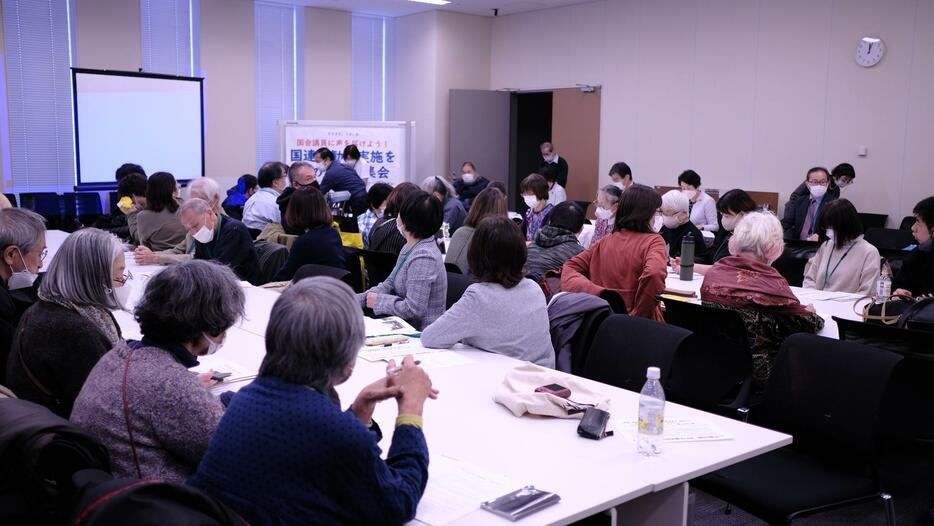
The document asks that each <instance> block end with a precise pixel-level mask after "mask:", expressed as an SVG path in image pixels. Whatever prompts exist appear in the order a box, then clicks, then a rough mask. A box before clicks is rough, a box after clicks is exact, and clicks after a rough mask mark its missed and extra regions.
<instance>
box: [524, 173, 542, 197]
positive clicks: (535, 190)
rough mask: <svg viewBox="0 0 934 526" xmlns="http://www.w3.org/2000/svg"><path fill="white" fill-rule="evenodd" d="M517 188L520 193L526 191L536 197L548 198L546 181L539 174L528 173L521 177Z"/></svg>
mask: <svg viewBox="0 0 934 526" xmlns="http://www.w3.org/2000/svg"><path fill="white" fill-rule="evenodd" d="M519 190H520V191H521V192H522V193H526V192H528V193H530V194H533V195H535V197H536V198H538V199H541V200H545V199H548V182H547V181H545V178H544V177H542V176H541V175H539V174H530V175H529V176H528V177H526V178H525V179H523V180H522V182H521V183H520V184H519Z"/></svg>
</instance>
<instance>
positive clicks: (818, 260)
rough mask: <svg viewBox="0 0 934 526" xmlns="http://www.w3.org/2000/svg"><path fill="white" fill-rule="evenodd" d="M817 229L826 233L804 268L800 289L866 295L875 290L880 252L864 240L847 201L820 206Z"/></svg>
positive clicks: (860, 228)
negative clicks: (801, 287)
mask: <svg viewBox="0 0 934 526" xmlns="http://www.w3.org/2000/svg"><path fill="white" fill-rule="evenodd" d="M817 223H818V228H819V229H820V230H821V231H825V232H826V237H827V240H826V241H824V242H823V243H822V244H821V246H820V248H818V249H817V253H816V254H814V256H813V257H812V258H811V259H809V260H808V262H807V264H806V265H805V267H804V282H803V285H802V286H803V287H804V288H807V289H818V290H827V291H832V292H851V293H854V294H862V295H864V296H865V295H868V294H873V293H874V292H875V290H876V281H877V280H878V279H879V274H880V271H881V269H880V266H881V265H880V261H881V258H880V256H879V249H877V248H876V247H874V246H872V245H870V244H869V242H868V241H866V240H865V239H863V224H862V222H861V221H860V220H859V214H857V213H856V207H855V206H853V204H852V203H850V201H849V200H847V199H837V200H835V201H831V202H829V203H827V205H826V206H823V207H822V208H821V211H820V216H819V217H818V222H817Z"/></svg>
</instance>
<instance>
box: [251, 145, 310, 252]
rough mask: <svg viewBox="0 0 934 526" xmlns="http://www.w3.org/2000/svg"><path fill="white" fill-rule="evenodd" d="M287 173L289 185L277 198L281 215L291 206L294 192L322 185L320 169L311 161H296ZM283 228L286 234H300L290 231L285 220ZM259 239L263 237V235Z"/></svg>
mask: <svg viewBox="0 0 934 526" xmlns="http://www.w3.org/2000/svg"><path fill="white" fill-rule="evenodd" d="M315 164H317V163H315ZM287 173H288V176H289V186H288V188H286V189H285V190H283V191H282V194H281V195H280V196H279V197H278V198H277V199H276V204H277V205H279V216H280V217H283V216H285V211H286V210H287V209H288V208H289V199H290V198H291V197H292V193H293V192H295V191H296V190H301V189H302V188H308V187H314V188H318V189H319V190H320V189H321V185H320V184H318V170H317V169H316V168H315V166H313V165H312V164H311V163H307V162H305V161H298V162H294V163H292V166H289V167H288V170H287ZM282 228H283V230H284V232H285V233H286V234H293V235H298V234H299V232H292V231H290V230H289V227H288V225H286V224H285V223H284V222H283V223H282ZM258 239H262V236H261V237H259V238H258Z"/></svg>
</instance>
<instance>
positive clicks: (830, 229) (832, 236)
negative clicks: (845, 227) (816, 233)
mask: <svg viewBox="0 0 934 526" xmlns="http://www.w3.org/2000/svg"><path fill="white" fill-rule="evenodd" d="M825 235H826V236H827V239H829V240H831V241H833V238H834V233H833V229H832V228H828V229H827V232H826V233H825Z"/></svg>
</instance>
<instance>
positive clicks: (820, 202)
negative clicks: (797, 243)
mask: <svg viewBox="0 0 934 526" xmlns="http://www.w3.org/2000/svg"><path fill="white" fill-rule="evenodd" d="M805 184H806V185H807V188H808V190H809V192H810V195H809V196H808V197H807V198H804V199H800V198H799V199H796V200H794V201H793V202H792V201H789V203H788V204H786V205H785V217H784V218H783V219H782V227H783V228H784V229H785V237H786V238H787V239H800V240H802V241H817V240H818V239H819V238H820V236H819V233H818V228H817V218H818V216H820V209H821V207H822V206H824V205H825V204H827V203H829V202H831V201H833V200H835V199H837V197H838V196H839V195H840V194H839V192H837V194H836V195H834V194H833V193H829V192H828V191H827V188H828V186H829V185H830V174H829V173H828V172H827V169H826V168H822V167H820V166H815V167H814V168H811V169H810V170H808V174H807V177H806V178H805Z"/></svg>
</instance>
